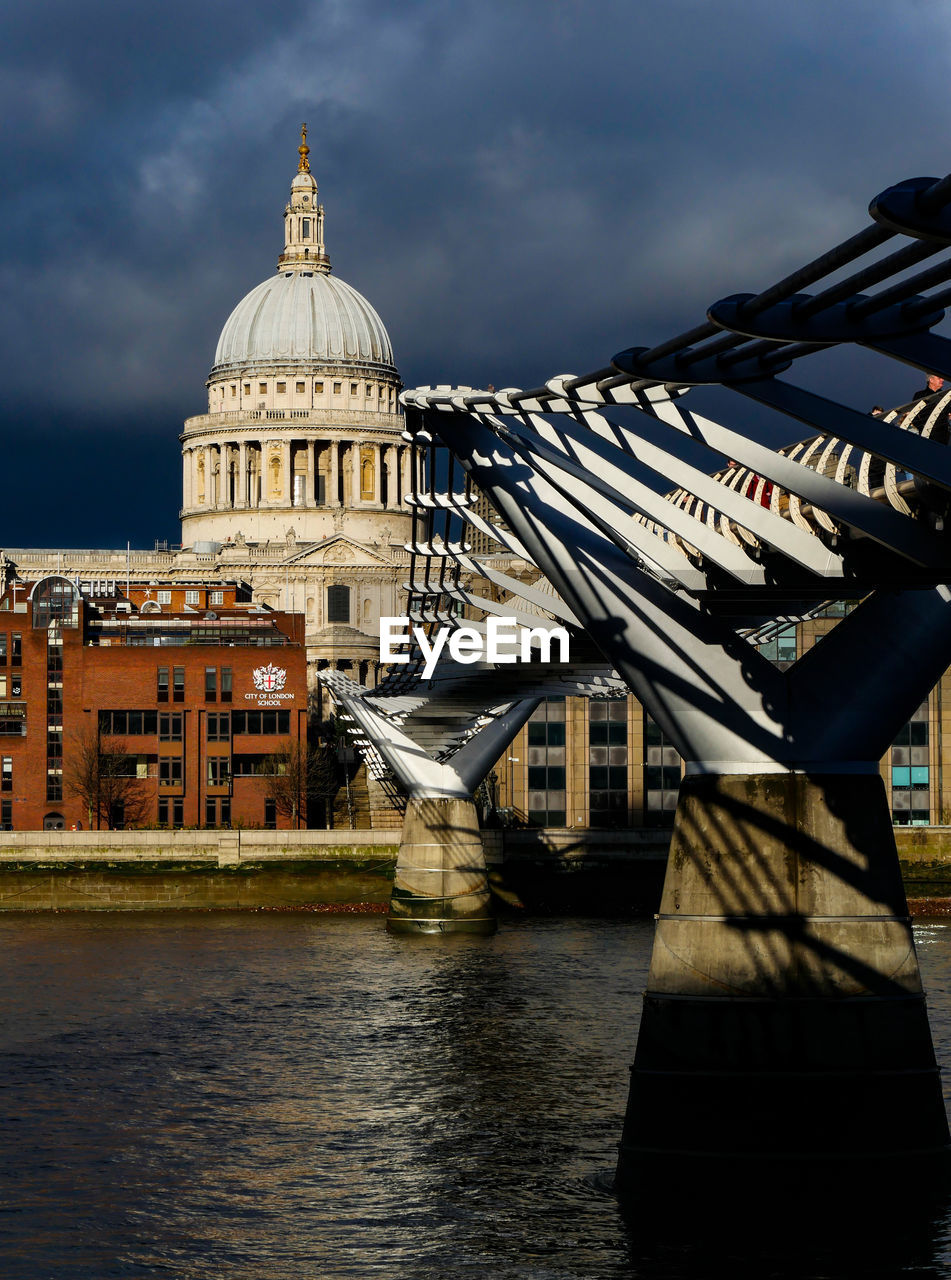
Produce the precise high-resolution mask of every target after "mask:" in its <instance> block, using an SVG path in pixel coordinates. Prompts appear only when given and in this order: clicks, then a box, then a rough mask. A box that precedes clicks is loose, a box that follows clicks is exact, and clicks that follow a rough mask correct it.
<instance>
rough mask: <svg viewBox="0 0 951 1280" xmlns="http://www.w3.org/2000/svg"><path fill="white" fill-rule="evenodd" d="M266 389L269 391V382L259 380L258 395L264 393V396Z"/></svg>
mask: <svg viewBox="0 0 951 1280" xmlns="http://www.w3.org/2000/svg"><path fill="white" fill-rule="evenodd" d="M266 391H267V383H266V382H259V383H258V395H262V396H263V395H264V394H265V392H266Z"/></svg>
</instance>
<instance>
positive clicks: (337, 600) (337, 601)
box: [327, 586, 350, 622]
mask: <svg viewBox="0 0 951 1280" xmlns="http://www.w3.org/2000/svg"><path fill="white" fill-rule="evenodd" d="M327 621H328V622H349V621H350V588H349V587H343V586H334V587H328V588H327Z"/></svg>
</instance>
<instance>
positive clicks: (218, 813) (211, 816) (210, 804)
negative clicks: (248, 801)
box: [205, 796, 231, 827]
mask: <svg viewBox="0 0 951 1280" xmlns="http://www.w3.org/2000/svg"><path fill="white" fill-rule="evenodd" d="M205 826H206V827H230V826H231V799H230V797H229V796H222V797H221V799H220V800H219V799H218V798H217V797H216V796H209V797H208V799H207V800H206V801H205Z"/></svg>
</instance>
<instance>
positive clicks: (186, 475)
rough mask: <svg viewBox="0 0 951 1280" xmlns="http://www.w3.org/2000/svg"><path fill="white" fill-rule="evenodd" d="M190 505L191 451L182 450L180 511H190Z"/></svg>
mask: <svg viewBox="0 0 951 1280" xmlns="http://www.w3.org/2000/svg"><path fill="white" fill-rule="evenodd" d="M191 505H192V451H191V449H183V450H182V510H183V511H188V510H190V508H191Z"/></svg>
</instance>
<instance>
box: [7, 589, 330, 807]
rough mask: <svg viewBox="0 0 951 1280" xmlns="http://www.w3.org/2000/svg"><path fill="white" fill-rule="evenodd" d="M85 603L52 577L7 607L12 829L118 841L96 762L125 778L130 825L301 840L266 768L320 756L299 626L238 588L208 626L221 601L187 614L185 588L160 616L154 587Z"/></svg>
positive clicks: (11, 593) (121, 801) (123, 795)
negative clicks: (275, 832)
mask: <svg viewBox="0 0 951 1280" xmlns="http://www.w3.org/2000/svg"><path fill="white" fill-rule="evenodd" d="M82 588H83V589H80V587H79V586H77V585H76V584H75V583H71V582H69V581H68V580H67V579H65V578H60V577H50V578H46V579H43V580H41V581H40V582H38V583H23V582H17V583H16V584H10V585H8V587H7V589H6V591H5V592H4V593H3V595H0V827H2V828H5V829H10V830H36V829H40V828H43V827H44V826H46V827H59V826H64V827H65V828H67V829H69V828H72V827H76V828H80V827H81V828H85V827H88V826H89V825H90V812H91V811H92V821H91V825H93V826H105V825H107V824H108V823H109V821H110V820H111V819H110V818H109V816H108V815H107V814H105V813H104V812H100V813H99V815H98V818H97V816H96V813H95V809H96V808H97V807H100V808H101V805H100V806H95V805H94V804H93V802H92V799H91V797H90V794H89V792H90V788H89V786H88V784H87V785H86V787H85V792H86V794H85V795H84V794H83V787H82V775H83V772H84V769H83V760H84V759H86V760H87V761H88V760H89V759H90V758H92V759H99V760H100V761H102V760H103V759H106V758H108V759H109V760H110V761H111V762H112V765H113V772H118V773H121V775H122V777H123V781H121V782H119V783H112V784H111V785H112V787H113V789H114V791H115V793H116V794H117V796H118V800H117V803H116V813H115V814H114V815H113V819H112V820H117V821H118V822H119V823H123V821H124V822H125V824H126V825H129V826H137V827H142V826H172V827H205V826H209V827H227V826H230V825H246V826H260V827H264V826H280V827H283V826H288V825H290V824H289V821H288V819H287V817H286V816H282V815H281V814H280V813H279V812H277V811H276V809H277V806H275V804H274V801H273V798H270V799H269V797H268V794H267V792H268V782H267V778H266V777H265V776H262V768H267V761H268V757H269V756H271V755H272V754H273V753H274V752H275V750H277V749H278V748H281V747H285V746H288V745H291V744H301V745H305V744H306V739H307V661H306V652H305V649H304V644H303V641H304V634H303V620H302V618H301V617H300V615H298V614H284V613H277V612H273V611H271V610H267V609H261V608H260V607H259V606H252V605H250V603H247V602H241V601H240V600H239V599H238V598H237V597H238V595H239V594H240V593H238V592H237V591H236V589H235V587H234V586H233V585H232V586H230V587H228V588H227V589H224V590H219V591H218V593H217V595H216V598H215V601H214V610H213V611H211V610H206V612H204V613H202V612H200V611H199V610H200V609H206V606H207V605H208V604H209V601H208V598H207V596H208V593H207V592H206V591H205V590H202V591H201V596H202V597H204V599H201V600H200V601H199V604H198V605H197V606H195V605H187V606H186V604H185V601H186V599H194V594H193V592H194V588H189V587H187V585H183V586H181V587H180V588H178V587H176V588H174V589H173V592H172V600H171V602H168V603H165V602H163V603H161V604H160V603H159V602H158V601H157V600H156V591H155V590H154V589H153V588H150V587H148V586H146V585H144V584H139V585H137V586H133V585H132V584H130V585H129V586H128V587H127V588H123V589H121V590H120V589H119V588H117V586H116V584H115V583H114V582H113V583H109V584H107V583H93V584H82ZM96 593H98V594H96ZM188 593H192V594H188ZM186 609H187V610H188V611H187V612H186ZM87 774H88V770H87ZM93 776H95V774H94V775H93ZM107 785H109V784H106V783H102V784H100V783H99V782H98V781H97V782H96V796H97V798H100V799H101V795H102V794H103V793H104V791H105V789H106V787H107Z"/></svg>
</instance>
